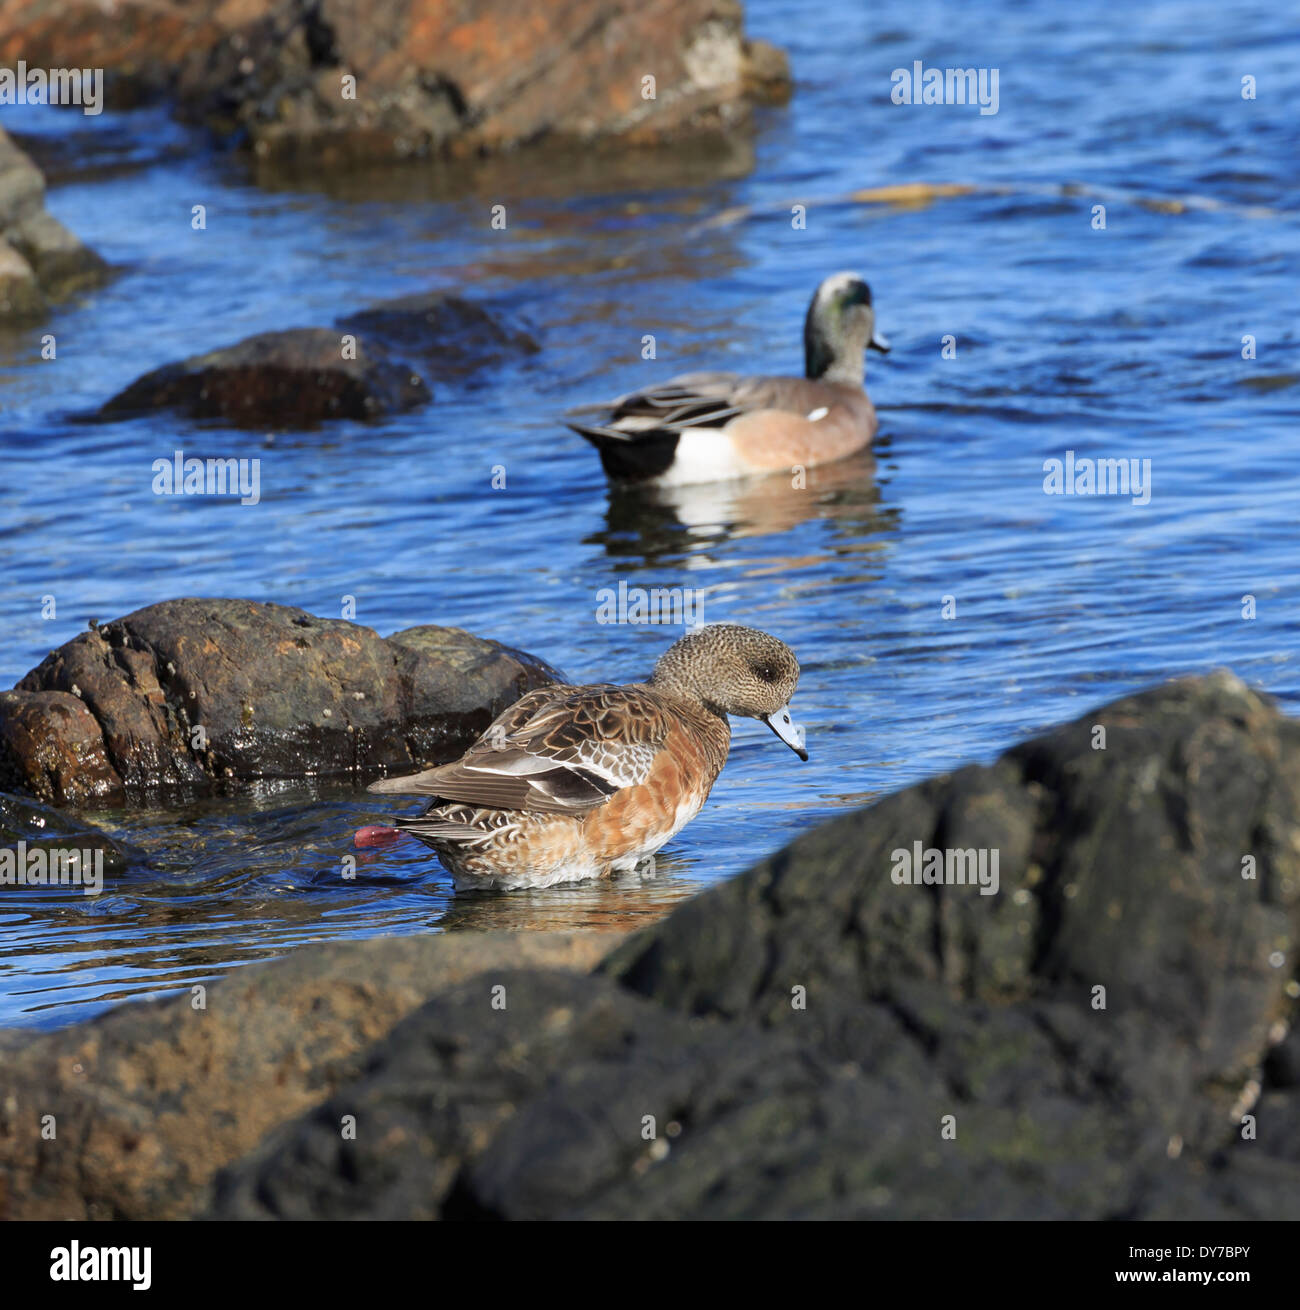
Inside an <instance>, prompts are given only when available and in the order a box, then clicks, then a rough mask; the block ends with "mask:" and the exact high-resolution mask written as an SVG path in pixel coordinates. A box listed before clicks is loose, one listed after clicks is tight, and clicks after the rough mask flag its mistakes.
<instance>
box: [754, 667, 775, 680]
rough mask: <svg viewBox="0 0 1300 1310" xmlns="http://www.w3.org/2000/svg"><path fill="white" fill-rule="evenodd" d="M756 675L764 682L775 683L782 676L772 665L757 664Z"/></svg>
mask: <svg viewBox="0 0 1300 1310" xmlns="http://www.w3.org/2000/svg"><path fill="white" fill-rule="evenodd" d="M754 673H755V675H756V676H757V677H760V678H762V679H763V681H764V682H775V681H776V680H777V678H778V677H780V674H779V673H777V671H776V670H775V669H774V668H773V667H772V666H771V665H770V664H755V665H754Z"/></svg>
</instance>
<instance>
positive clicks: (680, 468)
mask: <svg viewBox="0 0 1300 1310" xmlns="http://www.w3.org/2000/svg"><path fill="white" fill-rule="evenodd" d="M753 471H754V470H753V469H751V468H750V467H749V466H748V465H747V464H746V463H745V462H744V461H743V460H742V459H741V458H740V456H739V455H738V454H737V452H736V447H735V443H734V442H733V441H732V440H731V438H730V437H729V436H727V434H726V433H725V432H720V431H719V430H718V429H717V428H683V429H682V432H681V435H680V436H679V437H678V438H677V449H676V450H675V451H674V452H673V462H672V463H671V464H670V465H669V466H668V468H667V469H665V470H664V472H662V473H661V474H659V476H658V477H656V478H653V479H651V481H653V482H654V484H655V485H656V486H660V487H686V486H690V485H691V484H692V483H695V482H726V481H727V480H728V479H730V478H743V477H748V476H749V475H750V474H751V473H753Z"/></svg>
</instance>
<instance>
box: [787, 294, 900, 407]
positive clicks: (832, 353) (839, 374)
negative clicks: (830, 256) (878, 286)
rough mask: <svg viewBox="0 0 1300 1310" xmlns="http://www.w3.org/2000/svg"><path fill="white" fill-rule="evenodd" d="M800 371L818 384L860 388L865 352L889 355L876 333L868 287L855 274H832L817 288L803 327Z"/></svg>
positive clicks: (887, 346) (886, 345)
mask: <svg viewBox="0 0 1300 1310" xmlns="http://www.w3.org/2000/svg"><path fill="white" fill-rule="evenodd" d="M803 349H804V372H805V373H806V374H807V376H808V377H810V378H816V379H818V380H820V381H822V382H844V383H847V384H849V385H850V386H857V387H860V386H861V385H862V380H863V377H864V372H865V367H866V366H865V363H864V355H865V353H866V351H867V350H869V349H870V350H878V351H880V353H881V354H882V355H883V354H888V353H889V342H888V341H886V340H885V338H884V337H883V336H882V335H881V334H880V333H879V332H877V331H876V312H875V309H874V308H873V307H872V304H871V288H870V287H869V286H868V285H867V284H866V282H864V281H863V279H862V278H861V277H860V276H859V275H858V274H857V273H832V274H831V276H830V277H828V278H826V279H825V280H824V281H823V282H822V284H821V285H820V286H819V287H818V288H817V290H816V292H815V293H814V295H813V298H812V304H810V305H809V306H808V317H807V318H806V319H805V320H804V326H803Z"/></svg>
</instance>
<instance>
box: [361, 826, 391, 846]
mask: <svg viewBox="0 0 1300 1310" xmlns="http://www.w3.org/2000/svg"><path fill="white" fill-rule="evenodd" d="M401 835H402V830H401V829H400V828H388V827H385V826H384V825H383V824H382V823H371V824H368V825H367V826H366V827H364V828H358V829H357V835H356V836H355V837H353V839H352V843H353V845H355V846H388V845H389V844H390V843H392V842H395V841H396V840H397V839H398V838H399V837H400V836H401Z"/></svg>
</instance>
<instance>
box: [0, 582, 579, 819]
mask: <svg viewBox="0 0 1300 1310" xmlns="http://www.w3.org/2000/svg"><path fill="white" fill-rule="evenodd" d="M558 679H559V675H558V674H557V673H556V672H555V670H553V669H551V668H550V666H549V665H547V664H545V663H543V662H542V661H541V660H538V659H536V658H534V657H533V656H531V655H527V654H524V653H523V652H521V651H517V650H515V649H513V648H512V647H509V646H503V645H501V644H500V643H498V642H494V641H486V640H483V639H482V638H479V637H474V636H471V635H470V634H469V633H466V632H463V631H461V630H460V629H458V628H439V627H427V626H426V627H419V628H411V629H409V630H407V631H406V632H401V633H396V634H394V635H393V636H392V637H389V638H387V639H385V638H381V637H380V636H379V635H378V634H377V633H375V632H374V631H373V630H371V629H370V628H366V627H362V626H360V625H358V624H355V623H349V622H347V621H345V620H342V619H322V618H318V617H316V616H315V615H312V614H308V613H307V612H306V611H304V610H300V609H295V608H292V607H289V606H284V605H265V604H258V603H255V602H252V601H244V600H199V599H184V600H172V601H164V602H162V603H160V604H158V605H151V606H149V607H147V608H146V609H142V610H137V611H136V612H135V613H134V614H128V615H127V616H126V617H125V618H122V619H117V620H115V621H114V622H112V623H106V624H101V625H100V626H98V627H97V628H94V629H92V630H91V631H88V632H83V633H82V634H81V635H80V636H78V637H75V638H73V639H72V640H71V641H69V642H67V643H65V644H64V645H63V646H61V647H60V648H59V649H58V650H56V651H54V652H52V653H51V654H50V655H49V656H47V657H46V659H45V660H43V661H42V662H41V663H40V664H39V665H38V666H37V667H36V668H35V669H33V670H32V671H31V672H30V673H28V674H27V675H26V676H25V677H24V678H22V679H21V680H20V681H19V683H18V684H17V686H16V687H15V688H14V690H13V691H11V692H8V693H5V694H4V695H3V696H0V783H2V784H3V785H5V786H9V787H12V788H16V789H20V790H25V791H29V792H31V793H32V794H33V795H35V796H37V797H38V798H40V799H42V800H45V801H48V802H51V803H54V804H59V805H67V804H85V803H86V802H87V801H90V800H101V799H111V800H114V801H121V800H122V799H127V800H136V799H139V798H141V797H143V796H145V795H146V794H151V793H154V792H156V791H159V790H164V791H165V790H167V789H171V788H181V789H191V788H197V789H204V788H208V787H210V786H212V785H213V784H214V783H218V782H222V781H233V782H239V781H247V780H251V779H256V778H303V777H313V776H315V777H326V776H331V775H351V776H356V777H358V778H360V777H363V776H365V775H367V774H373V773H375V772H378V771H379V770H382V769H387V770H406V769H414V768H419V767H422V765H424V764H426V763H430V762H433V761H436V760H445V759H450V758H452V757H454V756H455V755H456V754H458V753H459V752H460V751H462V750H463V749H464V748H465V747H466V746H467V745H468V744H469V743H470V741H472V740H473V739H474V737H476V736H477V735H478V734H479V733H481V732H482V731H483V730H484V729H485V728H486V727H487V725H488V724H489V723H490V722H491V720H492V718H493V717H494V716H495V715H496V714H498V713H500V711H501V710H503V709H504V708H505V707H506V706H507V705H509V704H511V703H512V702H514V701H515V700H517V699H518V698H519V697H520V696H521V695H523V694H524V692H526V691H529V690H531V689H532V688H533V687H537V686H543V685H545V684H546V683H549V682H553V681H556V680H558ZM200 729H201V731H199V730H200Z"/></svg>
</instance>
